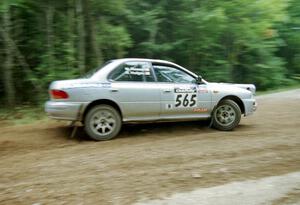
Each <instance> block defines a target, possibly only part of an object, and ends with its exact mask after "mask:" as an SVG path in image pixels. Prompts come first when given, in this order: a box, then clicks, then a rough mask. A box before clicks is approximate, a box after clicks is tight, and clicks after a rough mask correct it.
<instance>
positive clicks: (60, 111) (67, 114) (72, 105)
mask: <svg viewBox="0 0 300 205" xmlns="http://www.w3.org/2000/svg"><path fill="white" fill-rule="evenodd" d="M86 104H87V103H82V102H55V101H47V102H46V104H45V112H46V113H47V115H48V116H49V117H50V118H53V119H58V120H69V121H77V120H80V118H81V114H82V112H83V109H84V107H85V105H86Z"/></svg>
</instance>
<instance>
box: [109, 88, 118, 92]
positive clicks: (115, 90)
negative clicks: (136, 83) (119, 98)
mask: <svg viewBox="0 0 300 205" xmlns="http://www.w3.org/2000/svg"><path fill="white" fill-rule="evenodd" d="M110 92H113V93H116V92H119V90H118V89H116V88H112V89H110Z"/></svg>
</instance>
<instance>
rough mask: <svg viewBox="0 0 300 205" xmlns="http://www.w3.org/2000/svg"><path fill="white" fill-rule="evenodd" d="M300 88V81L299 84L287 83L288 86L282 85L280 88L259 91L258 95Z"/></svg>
mask: <svg viewBox="0 0 300 205" xmlns="http://www.w3.org/2000/svg"><path fill="white" fill-rule="evenodd" d="M299 88H300V83H298V84H293V85H287V86H281V87H280V88H274V89H269V90H264V91H257V92H256V95H257V96H259V95H266V94H271V93H278V92H283V91H288V90H295V89H299Z"/></svg>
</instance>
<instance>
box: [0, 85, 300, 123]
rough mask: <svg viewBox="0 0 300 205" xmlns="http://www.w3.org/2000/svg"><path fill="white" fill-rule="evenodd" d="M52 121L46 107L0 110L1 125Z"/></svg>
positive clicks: (284, 88) (258, 92) (284, 87)
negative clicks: (45, 109)
mask: <svg viewBox="0 0 300 205" xmlns="http://www.w3.org/2000/svg"><path fill="white" fill-rule="evenodd" d="M299 88H300V83H299V84H294V85H290V86H283V87H281V88H276V89H271V90H266V91H257V92H256V95H257V96H260V95H265V94H270V93H276V92H283V91H288V90H293V89H299ZM49 120H50V119H49V118H48V117H47V115H46V113H45V111H44V105H43V104H41V105H36V106H33V105H22V106H18V107H15V108H14V109H7V108H6V109H5V108H0V123H1V125H22V124H31V123H35V122H41V121H43V122H47V121H49Z"/></svg>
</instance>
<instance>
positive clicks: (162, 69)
mask: <svg viewBox="0 0 300 205" xmlns="http://www.w3.org/2000/svg"><path fill="white" fill-rule="evenodd" d="M153 69H154V72H155V75H156V78H157V81H158V82H173V83H195V82H196V79H195V78H194V77H193V76H191V75H189V74H187V73H186V72H184V71H182V70H180V69H178V68H175V67H171V66H168V65H155V64H153Z"/></svg>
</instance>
